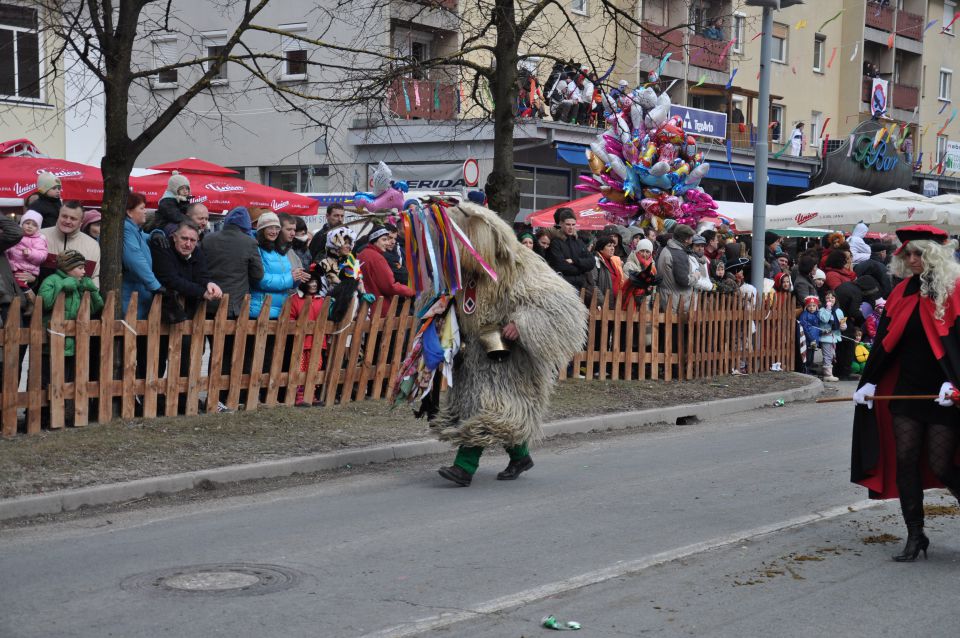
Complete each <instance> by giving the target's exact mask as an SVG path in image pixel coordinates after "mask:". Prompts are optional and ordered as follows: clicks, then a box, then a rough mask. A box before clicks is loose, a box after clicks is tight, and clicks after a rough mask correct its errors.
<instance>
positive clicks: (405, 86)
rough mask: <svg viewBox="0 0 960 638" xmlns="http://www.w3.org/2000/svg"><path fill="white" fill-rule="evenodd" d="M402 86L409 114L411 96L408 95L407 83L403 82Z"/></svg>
mask: <svg viewBox="0 0 960 638" xmlns="http://www.w3.org/2000/svg"><path fill="white" fill-rule="evenodd" d="M400 86H402V87H403V101H404V103H405V104H406V106H407V113H409V112H410V95H409V94H408V93H407V83H406V82H403V81H401V82H400Z"/></svg>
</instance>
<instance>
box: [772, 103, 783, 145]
mask: <svg viewBox="0 0 960 638" xmlns="http://www.w3.org/2000/svg"><path fill="white" fill-rule="evenodd" d="M783 116H784V110H783V106H782V105H780V104H772V105H771V106H770V133H771V138H772V139H773V141H774V142H783Z"/></svg>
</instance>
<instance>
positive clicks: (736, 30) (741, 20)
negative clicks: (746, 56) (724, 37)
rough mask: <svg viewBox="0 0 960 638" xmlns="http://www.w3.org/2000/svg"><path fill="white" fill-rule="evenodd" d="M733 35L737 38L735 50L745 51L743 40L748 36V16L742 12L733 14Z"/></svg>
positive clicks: (734, 45) (735, 51) (736, 51)
mask: <svg viewBox="0 0 960 638" xmlns="http://www.w3.org/2000/svg"><path fill="white" fill-rule="evenodd" d="M733 37H734V38H736V39H737V41H736V42H734V43H733V52H734V53H743V41H744V39H745V38H746V37H747V17H746V16H745V15H743V14H742V13H735V14H733Z"/></svg>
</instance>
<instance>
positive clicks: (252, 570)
mask: <svg viewBox="0 0 960 638" xmlns="http://www.w3.org/2000/svg"><path fill="white" fill-rule="evenodd" d="M302 578H303V574H301V573H300V572H298V571H296V570H294V569H290V568H289V567H280V566H279V565H259V564H253V563H219V564H216V565H187V566H185V567H174V568H171V569H163V570H159V571H153V572H147V573H145V574H137V575H136V576H131V577H129V578H127V579H125V580H124V581H123V582H122V583H121V584H120V586H121V587H122V588H123V589H126V590H128V591H149V592H152V593H155V594H162V595H170V596H259V595H262V594H270V593H273V592H278V591H283V590H285V589H290V588H291V587H293V586H294V585H296V584H297V583H299V582H300V581H301V580H302Z"/></svg>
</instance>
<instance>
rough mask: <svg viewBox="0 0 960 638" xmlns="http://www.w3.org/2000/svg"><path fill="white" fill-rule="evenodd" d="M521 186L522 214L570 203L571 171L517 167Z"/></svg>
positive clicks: (518, 180)
mask: <svg viewBox="0 0 960 638" xmlns="http://www.w3.org/2000/svg"><path fill="white" fill-rule="evenodd" d="M514 168H515V169H516V171H517V182H518V183H519V186H520V212H522V213H532V212H533V211H536V210H540V209H541V208H546V207H547V206H555V205H557V204H563V203H564V202H568V201H570V171H568V170H558V169H551V168H540V167H537V166H515V167H514Z"/></svg>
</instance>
